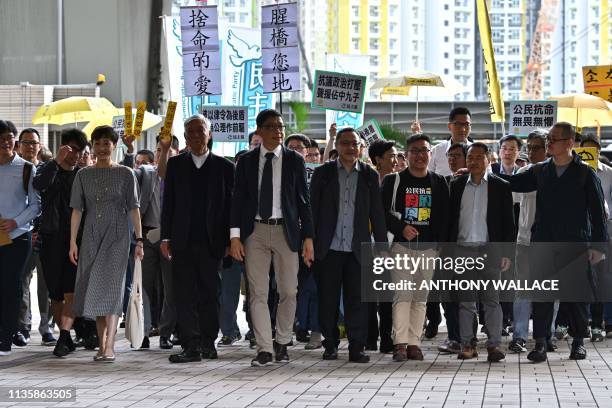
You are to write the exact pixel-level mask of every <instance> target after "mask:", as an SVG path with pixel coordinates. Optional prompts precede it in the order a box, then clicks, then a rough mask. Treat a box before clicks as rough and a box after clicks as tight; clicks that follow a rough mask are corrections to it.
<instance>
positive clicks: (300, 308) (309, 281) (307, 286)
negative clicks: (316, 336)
mask: <svg viewBox="0 0 612 408" xmlns="http://www.w3.org/2000/svg"><path fill="white" fill-rule="evenodd" d="M305 269H306V268H305ZM300 278H301V279H300V281H299V282H298V288H299V289H298V299H297V318H298V322H300V329H303V330H312V331H314V332H320V331H321V328H320V327H319V296H318V295H317V284H316V282H315V278H314V273H312V271H308V270H306V271H305V272H304V273H303V274H302V276H300Z"/></svg>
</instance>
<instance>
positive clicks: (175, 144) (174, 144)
mask: <svg viewBox="0 0 612 408" xmlns="http://www.w3.org/2000/svg"><path fill="white" fill-rule="evenodd" d="M211 139H212V136H211ZM158 143H159V135H157V136H155V144H156V145H157V144H158ZM170 147H171V148H173V149H174V150H178V149H179V140H178V137H176V136H174V135H172V143H170Z"/></svg>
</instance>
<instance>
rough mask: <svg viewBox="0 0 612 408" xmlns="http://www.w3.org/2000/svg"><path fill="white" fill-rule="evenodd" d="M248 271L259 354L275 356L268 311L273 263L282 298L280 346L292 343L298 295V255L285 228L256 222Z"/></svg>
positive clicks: (278, 323) (278, 328)
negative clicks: (290, 244) (264, 353)
mask: <svg viewBox="0 0 612 408" xmlns="http://www.w3.org/2000/svg"><path fill="white" fill-rule="evenodd" d="M245 251H246V257H245V269H246V276H247V279H248V282H249V297H250V301H249V307H250V311H251V321H252V325H253V331H254V332H255V340H256V341H257V352H262V351H265V352H268V353H272V352H273V348H272V327H271V323H270V310H269V309H268V287H269V279H270V275H269V273H270V262H273V263H274V276H275V277H276V286H277V290H278V295H279V303H278V310H277V312H276V342H277V343H279V344H287V343H289V342H290V341H291V338H292V333H293V321H294V320H295V307H296V295H297V282H298V278H297V274H298V253H297V252H293V251H292V250H291V249H290V248H289V246H288V245H287V239H286V238H285V231H284V227H283V226H282V225H267V224H261V223H258V222H256V223H255V229H254V230H253V233H252V234H251V235H250V236H249V237H248V238H247V239H246V242H245Z"/></svg>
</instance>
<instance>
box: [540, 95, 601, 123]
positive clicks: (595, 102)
mask: <svg viewBox="0 0 612 408" xmlns="http://www.w3.org/2000/svg"><path fill="white" fill-rule="evenodd" d="M548 99H549V100H553V101H557V108H558V109H557V121H559V122H561V121H562V122H569V123H571V124H572V125H574V126H576V127H577V128H583V127H600V126H612V104H611V103H610V102H607V101H606V100H605V99H602V98H600V97H598V96H593V95H589V94H584V93H578V94H562V95H554V96H550V97H549V98H548Z"/></svg>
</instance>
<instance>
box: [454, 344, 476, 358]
mask: <svg viewBox="0 0 612 408" xmlns="http://www.w3.org/2000/svg"><path fill="white" fill-rule="evenodd" d="M475 357H478V350H476V347H473V346H463V347H462V348H461V351H460V352H459V354H457V359H459V360H470V359H472V358H475Z"/></svg>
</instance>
